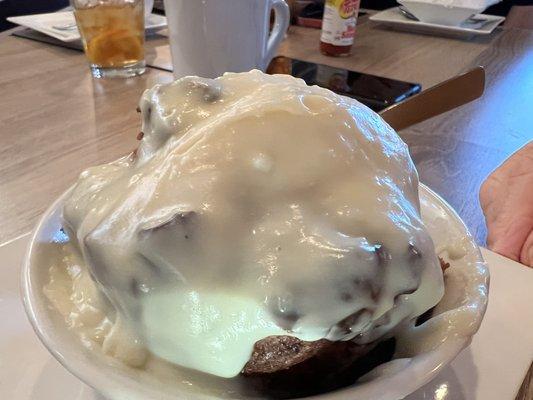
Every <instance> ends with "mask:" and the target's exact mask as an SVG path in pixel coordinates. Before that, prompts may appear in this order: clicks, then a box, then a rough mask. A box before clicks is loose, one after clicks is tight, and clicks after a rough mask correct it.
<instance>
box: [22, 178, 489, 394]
mask: <svg viewBox="0 0 533 400" xmlns="http://www.w3.org/2000/svg"><path fill="white" fill-rule="evenodd" d="M67 195H68V191H67V192H66V193H65V194H63V195H62V196H61V197H60V198H59V199H58V200H57V201H56V202H55V203H54V204H52V206H51V207H50V208H49V209H48V210H47V211H46V212H45V214H44V215H43V217H42V219H41V221H40V222H39V224H38V225H37V227H36V229H35V232H34V233H33V237H32V239H31V244H30V246H29V248H28V251H27V254H26V257H25V260H24V265H23V269H22V292H23V299H24V305H25V308H26V312H27V314H28V317H29V319H30V322H31V323H32V325H33V327H34V329H35V332H36V333H37V335H38V336H39V338H40V339H41V341H42V342H43V344H44V345H45V346H46V347H47V348H48V350H49V351H50V352H51V353H52V355H53V356H54V357H55V358H57V360H58V361H59V362H60V363H61V364H63V366H65V368H67V369H68V370H69V371H70V372H72V373H73V374H74V375H76V376H77V377H78V378H80V379H81V380H82V381H84V382H85V383H87V384H88V385H89V386H91V387H93V388H94V389H95V390H97V391H98V392H100V393H101V394H103V395H104V396H106V397H107V398H109V399H110V400H137V399H139V400H141V399H143V400H151V399H154V400H155V399H157V400H171V399H181V398H187V399H190V400H200V399H218V398H221V397H222V396H221V391H225V393H226V395H225V397H226V398H228V397H229V398H243V396H240V395H238V394H237V393H230V394H229V395H228V393H227V389H228V388H227V387H226V388H224V387H222V386H223V384H222V386H220V385H219V384H220V382H214V383H213V382H211V381H209V380H208V378H206V376H205V375H200V374H197V375H196V376H195V375H194V374H192V375H191V374H189V375H187V376H186V377H185V376H179V377H176V375H171V376H168V377H167V378H161V377H159V378H155V377H154V374H153V373H150V372H147V371H144V370H138V369H133V368H129V367H126V366H125V365H123V364H121V363H119V362H118V361H116V360H114V359H112V358H110V357H107V356H105V355H104V354H103V353H102V352H101V351H100V349H99V348H96V349H94V350H89V349H88V348H87V347H86V346H84V345H83V344H82V343H81V341H80V339H79V337H78V336H77V335H76V334H75V333H73V332H72V331H70V330H69V329H67V326H66V324H65V321H64V320H63V318H62V317H61V316H60V314H59V313H58V312H57V311H56V310H55V309H53V308H52V307H51V305H50V304H49V302H48V300H47V298H46V297H45V296H44V294H43V290H42V289H43V286H44V285H45V284H46V283H47V282H48V269H49V267H50V265H51V264H52V263H53V262H54V260H55V259H57V257H59V251H58V249H59V247H60V246H61V242H62V241H64V240H65V237H64V235H61V234H60V232H59V229H60V227H61V209H62V204H63V201H64V199H65V197H66V196H67ZM420 200H421V207H422V216H423V218H424V221H425V223H426V225H427V227H428V229H429V231H430V233H431V235H432V237H433V240H434V242H435V243H436V247H437V249H443V248H445V247H448V248H449V249H451V248H453V249H455V250H454V251H450V253H449V256H450V257H452V258H454V259H453V262H452V263H453V267H452V268H450V269H448V271H447V272H446V277H447V282H449V285H448V284H447V287H446V293H447V294H446V295H445V298H444V299H443V301H441V303H440V304H439V306H437V313H438V314H440V315H437V316H436V317H434V318H431V319H430V320H429V321H428V322H426V324H428V323H430V324H431V323H433V322H435V321H436V322H439V318H441V319H442V318H444V319H446V318H448V317H449V315H448V314H449V312H454V311H455V310H457V309H465V307H466V309H468V312H469V313H468V314H464V315H463V322H464V318H465V315H466V318H467V325H468V326H469V327H470V328H469V329H470V330H469V331H468V332H467V334H463V335H457V334H446V333H443V332H442V330H441V331H440V332H438V331H437V332H434V333H433V334H431V335H426V336H427V337H426V338H423V339H424V340H422V341H426V342H427V340H428V339H430V340H429V342H431V341H433V342H435V343H437V345H434V346H433V348H430V349H428V348H426V349H423V348H422V349H418V350H416V351H415V353H414V354H411V355H409V356H407V357H405V358H400V359H394V360H392V361H390V362H388V363H385V364H382V365H381V366H379V367H378V368H376V369H375V370H373V371H371V372H370V373H369V374H368V375H366V376H365V377H363V378H361V379H360V381H359V382H358V383H356V384H355V385H353V386H350V387H347V388H343V389H341V390H337V391H334V392H330V393H327V394H323V395H320V396H315V397H316V398H319V397H320V398H321V399H325V400H341V399H343V400H344V399H357V400H377V399H379V400H399V399H402V398H403V397H405V396H406V395H408V394H410V393H412V392H413V391H415V390H416V389H418V388H419V387H421V386H422V385H424V384H425V383H427V382H429V381H430V380H431V379H432V378H433V377H434V376H435V375H436V374H437V373H438V372H439V371H440V370H441V369H442V367H443V366H445V365H446V364H448V363H449V362H450V361H451V360H453V359H454V358H455V356H456V355H457V354H458V353H459V352H460V351H461V350H462V349H463V348H465V347H466V346H467V345H468V344H469V343H470V340H471V336H472V335H473V334H474V333H475V332H476V331H477V329H478V327H479V324H480V323H481V319H482V318H483V314H484V312H485V308H486V303H487V294H488V292H487V290H488V270H487V268H486V266H485V263H484V262H483V259H482V258H481V253H480V252H479V249H478V247H477V246H476V244H475V242H474V241H473V239H472V237H471V235H470V234H469V233H468V231H467V229H466V228H465V226H464V224H463V223H462V221H461V220H460V218H459V217H458V216H457V214H456V213H455V212H454V211H453V210H452V209H451V207H450V206H449V205H447V204H446V203H445V202H444V201H443V200H442V199H441V198H440V197H439V196H437V195H436V194H435V193H434V192H432V191H431V190H430V189H428V188H427V187H425V186H423V185H421V190H420ZM458 249H459V250H458ZM452 253H453V254H452ZM466 275H471V276H474V277H476V281H475V282H474V283H473V284H471V285H470V286H471V287H463V286H461V285H458V286H457V287H452V285H454V283H453V282H458V281H461V282H464V279H462V278H464V277H465V276H466ZM472 290H473V291H474V292H476V291H479V294H480V296H479V298H478V299H477V300H476V301H475V302H470V303H468V302H466V304H465V298H464V297H465V294H464V293H466V292H468V291H472ZM439 308H440V309H439ZM446 310H451V311H448V314H447V311H446ZM433 326H438V324H434V325H433ZM422 341H421V342H422ZM426 347H427V346H426ZM417 352H418V353H417ZM162 380H163V382H162ZM217 385H218V386H217Z"/></svg>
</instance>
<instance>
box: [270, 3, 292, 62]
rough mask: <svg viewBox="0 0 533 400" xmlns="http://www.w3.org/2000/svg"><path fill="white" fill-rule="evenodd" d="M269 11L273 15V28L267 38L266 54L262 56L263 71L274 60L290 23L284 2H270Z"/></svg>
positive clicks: (287, 7)
mask: <svg viewBox="0 0 533 400" xmlns="http://www.w3.org/2000/svg"><path fill="white" fill-rule="evenodd" d="M270 10H274V14H275V18H274V27H273V28H272V32H271V33H270V36H269V38H268V42H267V45H266V52H265V55H264V56H263V69H266V68H267V67H268V64H269V63H270V61H272V59H273V58H274V55H275V52H276V50H277V49H278V46H279V44H280V43H281V41H282V40H283V38H284V37H285V32H286V31H287V28H288V27H289V22H290V12H289V6H288V4H287V3H286V2H285V0H270V7H269V11H270Z"/></svg>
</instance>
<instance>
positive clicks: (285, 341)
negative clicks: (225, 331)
mask: <svg viewBox="0 0 533 400" xmlns="http://www.w3.org/2000/svg"><path fill="white" fill-rule="evenodd" d="M372 347H373V346H359V345H356V344H355V343H353V342H351V341H345V342H331V341H329V340H326V339H321V340H317V341H315V342H305V341H303V340H300V339H298V338H295V337H292V336H269V337H267V338H265V339H262V340H259V341H258V342H256V343H255V345H254V350H253V353H252V356H251V357H250V360H249V361H248V363H246V365H245V366H244V369H243V371H242V373H243V374H244V375H253V374H271V373H274V372H278V371H284V370H289V369H294V368H296V367H298V366H299V365H300V364H307V367H308V366H309V365H308V364H309V363H314V362H313V361H315V362H319V363H320V364H321V366H322V367H324V368H325V369H327V368H329V367H333V366H335V368H336V369H339V368H342V366H343V365H344V364H350V363H351V362H353V360H354V359H356V358H359V357H361V356H362V355H364V354H366V353H367V352H368V351H369V350H370V349H371V348H372Z"/></svg>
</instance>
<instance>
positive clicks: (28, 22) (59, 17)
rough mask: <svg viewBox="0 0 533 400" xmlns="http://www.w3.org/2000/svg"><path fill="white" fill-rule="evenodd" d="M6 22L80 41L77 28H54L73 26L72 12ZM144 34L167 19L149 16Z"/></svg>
mask: <svg viewBox="0 0 533 400" xmlns="http://www.w3.org/2000/svg"><path fill="white" fill-rule="evenodd" d="M7 20H8V21H9V22H12V23H14V24H17V25H22V26H25V27H27V28H30V29H33V30H35V31H38V32H41V33H44V34H45V35H48V36H51V37H53V38H55V39H58V40H61V41H62V42H75V41H79V40H80V33H79V32H78V29H77V28H74V29H71V30H60V29H56V28H54V27H55V26H65V25H69V24H74V23H75V22H76V21H75V19H74V14H73V13H72V11H61V12H55V13H48V14H34V15H21V16H18V17H8V18H7ZM145 25H146V26H145V31H146V34H147V35H149V34H151V33H154V32H155V31H158V30H160V29H163V28H166V27H167V18H166V17H164V16H162V15H158V14H150V16H148V18H147V20H146V23H145Z"/></svg>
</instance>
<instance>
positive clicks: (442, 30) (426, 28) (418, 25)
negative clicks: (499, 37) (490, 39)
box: [370, 7, 505, 37]
mask: <svg viewBox="0 0 533 400" xmlns="http://www.w3.org/2000/svg"><path fill="white" fill-rule="evenodd" d="M474 17H475V18H478V19H484V20H485V22H481V23H480V24H478V25H475V26H472V24H463V25H460V26H448V25H440V24H434V23H428V22H421V21H415V20H412V19H409V18H407V17H405V16H404V15H403V14H402V13H401V12H400V10H399V9H398V7H394V8H389V9H387V10H383V11H381V12H379V13H377V14H374V15H372V16H371V17H370V20H371V21H374V22H379V23H380V24H383V25H384V26H387V27H390V28H393V29H397V30H403V31H408V32H418V33H426V34H432V35H444V36H457V37H470V36H476V35H489V34H491V33H492V31H494V29H496V27H497V26H498V25H500V24H501V23H502V22H503V21H504V20H505V17H498V16H495V15H486V14H476V15H475V16H474Z"/></svg>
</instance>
